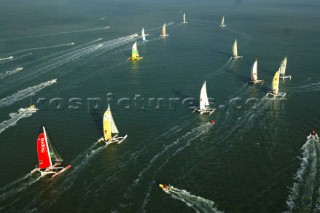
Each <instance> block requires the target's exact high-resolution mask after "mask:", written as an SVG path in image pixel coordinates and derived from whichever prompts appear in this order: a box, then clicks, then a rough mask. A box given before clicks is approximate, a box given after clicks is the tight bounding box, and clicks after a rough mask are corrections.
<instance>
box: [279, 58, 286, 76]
mask: <svg viewBox="0 0 320 213" xmlns="http://www.w3.org/2000/svg"><path fill="white" fill-rule="evenodd" d="M286 68H287V57H284V59H283V60H282V62H281V65H280V74H281V75H282V76H284V74H285V73H286Z"/></svg>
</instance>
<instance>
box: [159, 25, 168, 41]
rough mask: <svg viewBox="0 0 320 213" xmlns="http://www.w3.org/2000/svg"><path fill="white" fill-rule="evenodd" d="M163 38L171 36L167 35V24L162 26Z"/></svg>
mask: <svg viewBox="0 0 320 213" xmlns="http://www.w3.org/2000/svg"><path fill="white" fill-rule="evenodd" d="M160 36H161V37H162V38H166V37H168V36H169V35H168V34H167V30H166V23H164V24H163V26H162V31H161V35H160Z"/></svg>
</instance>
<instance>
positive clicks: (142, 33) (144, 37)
mask: <svg viewBox="0 0 320 213" xmlns="http://www.w3.org/2000/svg"><path fill="white" fill-rule="evenodd" d="M141 37H142V41H145V40H146V36H145V34H144V28H142V31H141Z"/></svg>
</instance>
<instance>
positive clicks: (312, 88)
mask: <svg viewBox="0 0 320 213" xmlns="http://www.w3.org/2000/svg"><path fill="white" fill-rule="evenodd" d="M290 90H292V91H293V93H306V92H316V91H320V81H319V82H315V83H310V84H307V85H303V86H299V87H290Z"/></svg>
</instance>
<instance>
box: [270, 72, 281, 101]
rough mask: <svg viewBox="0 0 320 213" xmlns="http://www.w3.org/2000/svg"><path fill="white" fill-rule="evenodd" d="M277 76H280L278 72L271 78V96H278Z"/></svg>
mask: <svg viewBox="0 0 320 213" xmlns="http://www.w3.org/2000/svg"><path fill="white" fill-rule="evenodd" d="M279 75H280V70H278V71H277V72H276V74H275V75H274V77H273V81H272V93H273V95H278V93H279Z"/></svg>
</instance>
